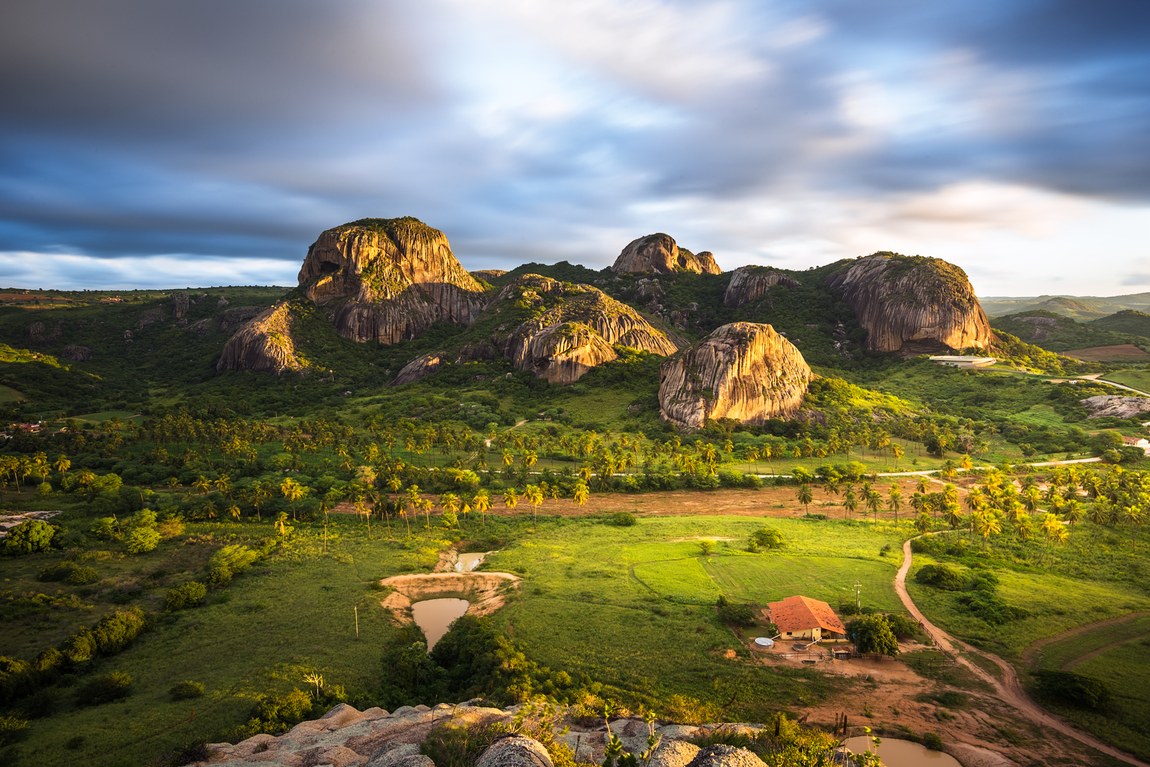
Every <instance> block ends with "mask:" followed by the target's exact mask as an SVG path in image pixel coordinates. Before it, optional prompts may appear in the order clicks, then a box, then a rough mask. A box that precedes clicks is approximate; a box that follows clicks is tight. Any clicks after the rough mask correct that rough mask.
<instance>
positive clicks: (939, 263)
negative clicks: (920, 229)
mask: <svg viewBox="0 0 1150 767" xmlns="http://www.w3.org/2000/svg"><path fill="white" fill-rule="evenodd" d="M827 285H828V286H829V287H830V288H832V289H833V290H836V291H838V292H839V293H840V294H841V295H842V297H843V299H844V300H845V301H846V302H847V303H848V304H849V305H850V306H851V308H852V309H854V312H855V316H857V317H858V321H859V324H861V325H862V327H863V328H864V329H865V330H866V332H867V341H866V343H867V348H868V349H870V350H872V351H879V352H899V353H902V354H908V355H909V354H926V353H941V352H947V351H961V350H964V349H985V348H987V347H988V346H990V344H991V343H992V342H993V340H994V336H993V333H992V332H991V329H990V323H989V322H988V321H987V319H986V314H985V313H984V312H983V311H982V307H981V306H980V305H979V303H978V299H977V298H976V297H975V295H974V289H973V288H972V287H971V285H970V280H969V279H967V276H966V273H965V272H964V271H962V269H960V268H959V267H957V266H955V265H954V264H951V263H948V262H946V261H943V260H942V259H938V258H926V257H923V256H900V255H897V254H894V253H875V254H874V255H870V256H864V257H862V258H858V259H856V260H855V261H853V262H850V263H849V264H847V265H844V267H843V268H842V269H839V270H837V271H835V272H834V273H833V274H832V275H831V276H830V277H829V278H828V279H827Z"/></svg>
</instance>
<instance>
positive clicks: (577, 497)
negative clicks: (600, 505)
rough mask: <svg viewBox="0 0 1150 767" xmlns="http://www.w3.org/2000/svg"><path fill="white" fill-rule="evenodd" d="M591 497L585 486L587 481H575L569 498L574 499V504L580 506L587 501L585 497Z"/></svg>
mask: <svg viewBox="0 0 1150 767" xmlns="http://www.w3.org/2000/svg"><path fill="white" fill-rule="evenodd" d="M589 497H591V491H590V490H589V489H588V487H587V483H586V482H583V481H582V480H580V481H579V482H576V483H575V490H574V491H573V492H572V493H571V500H573V501H575V505H576V506H582V505H583V504H585V503H587V499H588V498H589Z"/></svg>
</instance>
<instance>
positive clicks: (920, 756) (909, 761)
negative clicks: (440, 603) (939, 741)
mask: <svg viewBox="0 0 1150 767" xmlns="http://www.w3.org/2000/svg"><path fill="white" fill-rule="evenodd" d="M843 745H844V746H846V747H847V748H849V749H850V750H851V751H852V752H854V753H856V754H861V753H863V752H864V751H866V750H867V749H868V748H871V746H872V744H871V739H870V738H869V737H868V736H866V735H859V736H858V737H855V738H848V739H847V740H846V742H844V743H843ZM877 750H878V755H879V758H880V759H882V763H883V764H885V765H886V767H962V765H961V764H959V762H958V760H957V759H955V758H954V757H953V756H951V755H950V754H944V753H942V752H941V751H931V750H930V749H929V748H927V747H925V746H921V745H919V744H918V743H915V742H913V741H909V740H898V739H897V738H882V739H881V740H880V742H879V744H878V749H877Z"/></svg>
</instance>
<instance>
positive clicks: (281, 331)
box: [216, 302, 306, 374]
mask: <svg viewBox="0 0 1150 767" xmlns="http://www.w3.org/2000/svg"><path fill="white" fill-rule="evenodd" d="M292 323H293V317H292V312H291V305H290V304H288V303H286V302H281V303H278V304H275V305H274V306H271V307H269V308H267V309H265V310H263V311H262V312H260V313H259V314H257V315H256V316H255V317H254V318H253V319H251V320H250V321H248V322H247V323H246V324H245V325H244V326H243V327H241V328H240V329H239V330H238V331H236V333H235V335H233V336H232V337H231V338H229V339H228V342H227V343H226V344H224V351H223V354H221V355H220V359H219V362H217V363H216V370H217V371H220V372H223V371H225V370H255V371H261V372H269V373H276V374H279V373H284V372H287V371H292V372H299V371H301V370H303V369H304V368H305V367H306V365H305V363H304V362H303V360H302V359H300V357H299V355H298V354H297V353H296V348H295V341H294V339H293V338H292Z"/></svg>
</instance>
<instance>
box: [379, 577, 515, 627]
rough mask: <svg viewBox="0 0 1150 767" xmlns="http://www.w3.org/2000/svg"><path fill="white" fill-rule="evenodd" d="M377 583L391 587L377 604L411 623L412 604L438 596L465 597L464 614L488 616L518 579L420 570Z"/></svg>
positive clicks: (401, 620)
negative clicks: (423, 571)
mask: <svg viewBox="0 0 1150 767" xmlns="http://www.w3.org/2000/svg"><path fill="white" fill-rule="evenodd" d="M380 584H381V585H383V586H386V587H388V588H390V589H392V591H391V593H390V594H388V595H387V597H385V598H384V600H383V601H382V602H380V604H381V605H383V607H384V609H386V610H389V611H390V612H391V614H392V616H393V617H394V618H395V619H396V620H397V621H399V622H400V623H411V606H412V604H414V603H415V602H422V601H423V600H425V599H438V598H440V597H460V598H462V599H466V600H467V601H468V602H470V603H471V606H470V607H469V608H467V614H468V615H477V616H482V615H491V614H492V613H493V612H495V611H496V610H498V609H499V608H500V607H502V606H503V605H504V603H505V602H506V600H507V596H508V595H509V594H510V593H513V592H514V591H515V590H516V589H517V588H519V578H518V576H515V575H512V574H511V573H423V574H416V575H395V576H392V577H391V578H384V579H383V580H382V581H380Z"/></svg>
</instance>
